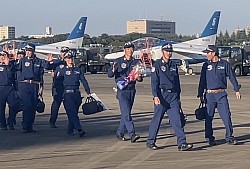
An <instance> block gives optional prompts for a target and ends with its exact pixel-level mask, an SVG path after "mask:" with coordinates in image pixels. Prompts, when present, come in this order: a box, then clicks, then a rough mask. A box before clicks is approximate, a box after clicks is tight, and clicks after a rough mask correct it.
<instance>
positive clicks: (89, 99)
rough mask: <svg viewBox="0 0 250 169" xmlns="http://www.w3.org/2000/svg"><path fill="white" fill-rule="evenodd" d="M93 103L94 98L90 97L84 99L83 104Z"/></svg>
mask: <svg viewBox="0 0 250 169" xmlns="http://www.w3.org/2000/svg"><path fill="white" fill-rule="evenodd" d="M93 101H96V100H95V98H94V97H92V96H89V97H87V98H86V101H85V103H90V102H93Z"/></svg>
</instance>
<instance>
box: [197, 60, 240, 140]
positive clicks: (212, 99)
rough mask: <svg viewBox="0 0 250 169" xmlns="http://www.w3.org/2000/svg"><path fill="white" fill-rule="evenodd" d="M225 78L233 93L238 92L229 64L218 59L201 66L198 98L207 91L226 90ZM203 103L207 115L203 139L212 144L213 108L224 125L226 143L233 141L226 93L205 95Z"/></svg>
mask: <svg viewBox="0 0 250 169" xmlns="http://www.w3.org/2000/svg"><path fill="white" fill-rule="evenodd" d="M227 77H229V79H230V81H231V83H232V85H233V88H234V91H235V92H238V91H239V85H238V82H237V79H236V77H235V74H234V72H233V70H232V68H231V66H230V63H229V62H227V61H225V60H223V59H219V61H218V62H211V61H207V62H205V63H204V64H203V66H202V70H201V75H200V82H199V87H198V97H202V98H203V95H204V92H206V91H207V90H218V89H226V88H227ZM205 102H206V105H207V114H206V119H205V138H206V139H207V140H208V141H210V142H212V141H214V139H215V137H214V136H213V128H212V121H213V117H214V113H215V108H217V109H218V111H219V114H220V117H221V119H222V121H223V123H224V125H225V128H226V134H225V138H226V141H228V140H231V139H233V126H232V121H231V112H230V109H229V103H228V99H227V93H226V91H223V92H219V93H208V92H206V93H205Z"/></svg>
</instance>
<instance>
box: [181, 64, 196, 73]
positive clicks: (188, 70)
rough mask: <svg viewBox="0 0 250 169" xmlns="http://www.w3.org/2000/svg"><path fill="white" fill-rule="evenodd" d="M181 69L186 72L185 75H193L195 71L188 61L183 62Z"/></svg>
mask: <svg viewBox="0 0 250 169" xmlns="http://www.w3.org/2000/svg"><path fill="white" fill-rule="evenodd" d="M180 68H181V70H183V71H184V72H185V75H192V74H193V73H194V70H193V69H192V68H190V67H189V64H188V62H187V61H186V60H181V66H180Z"/></svg>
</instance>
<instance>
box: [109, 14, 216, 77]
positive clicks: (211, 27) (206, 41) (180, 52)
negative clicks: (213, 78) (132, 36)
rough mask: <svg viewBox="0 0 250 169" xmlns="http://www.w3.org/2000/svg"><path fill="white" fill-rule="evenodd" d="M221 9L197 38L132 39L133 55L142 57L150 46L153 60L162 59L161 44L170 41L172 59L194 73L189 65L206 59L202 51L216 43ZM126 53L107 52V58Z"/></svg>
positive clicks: (189, 72)
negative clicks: (182, 40) (179, 39)
mask: <svg viewBox="0 0 250 169" xmlns="http://www.w3.org/2000/svg"><path fill="white" fill-rule="evenodd" d="M219 19H220V11H215V12H214V14H213V15H212V17H211V18H210V20H209V22H208V23H207V25H206V27H205V29H204V30H203V32H202V33H201V35H200V36H199V37H198V38H197V39H193V40H189V41H185V42H181V43H178V42H173V41H166V40H161V39H158V38H152V37H146V38H140V39H137V40H134V41H132V43H134V45H135V50H134V53H133V57H134V58H137V59H140V58H141V53H142V51H143V50H146V47H147V46H148V48H149V51H150V55H151V58H152V59H153V60H157V59H160V58H161V57H162V53H161V46H162V44H164V43H170V44H172V45H173V50H174V52H173V56H172V59H174V60H175V61H178V62H179V63H181V68H182V70H184V71H185V72H186V73H188V74H192V72H193V70H192V68H190V67H189V65H190V64H197V63H201V62H204V61H206V60H207V59H206V56H205V55H204V54H203V53H202V50H204V49H205V48H206V47H207V45H214V44H215V41H216V35H217V30H218V25H219ZM123 54H124V52H123V51H120V52H115V53H111V54H107V55H106V56H105V59H107V60H110V61H112V60H114V59H116V58H118V57H121V56H122V55H123Z"/></svg>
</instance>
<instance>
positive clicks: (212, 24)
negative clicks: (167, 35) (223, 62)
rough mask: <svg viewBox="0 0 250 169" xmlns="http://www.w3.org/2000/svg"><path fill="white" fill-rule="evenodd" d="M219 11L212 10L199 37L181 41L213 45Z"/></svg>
mask: <svg viewBox="0 0 250 169" xmlns="http://www.w3.org/2000/svg"><path fill="white" fill-rule="evenodd" d="M220 13H221V12H220V11H215V12H214V14H213V15H212V17H211V18H210V20H209V22H208V23H207V25H206V27H205V29H204V30H203V32H202V33H201V35H200V37H199V38H197V39H194V40H190V41H186V42H183V43H188V44H196V45H202V46H207V45H215V41H216V35H217V31H218V25H219V20H220Z"/></svg>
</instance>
